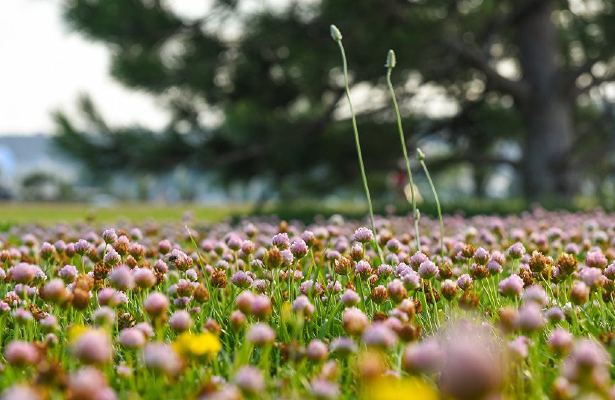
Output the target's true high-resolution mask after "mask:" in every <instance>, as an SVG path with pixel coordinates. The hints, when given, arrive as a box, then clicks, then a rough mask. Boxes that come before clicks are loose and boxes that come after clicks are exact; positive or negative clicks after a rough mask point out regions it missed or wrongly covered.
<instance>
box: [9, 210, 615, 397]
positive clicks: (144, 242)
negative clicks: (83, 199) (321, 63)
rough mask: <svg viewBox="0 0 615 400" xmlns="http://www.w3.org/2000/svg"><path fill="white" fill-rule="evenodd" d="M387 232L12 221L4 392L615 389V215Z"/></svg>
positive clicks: (394, 222) (384, 224)
mask: <svg viewBox="0 0 615 400" xmlns="http://www.w3.org/2000/svg"><path fill="white" fill-rule="evenodd" d="M375 226H376V231H377V232H376V233H374V232H373V231H372V230H371V229H368V228H366V227H364V226H362V225H361V224H360V223H359V222H357V221H345V220H344V219H343V218H341V217H339V216H336V217H332V218H330V219H328V220H317V221H314V222H313V223H312V224H308V225H303V224H300V223H287V222H284V221H281V222H280V221H277V222H271V221H258V220H252V221H249V220H245V221H242V222H240V223H238V224H234V225H231V224H227V223H220V224H215V225H210V226H205V225H204V226H199V225H197V224H194V223H190V222H188V223H187V225H182V224H177V225H176V226H174V225H168V224H156V223H149V224H143V225H142V226H140V227H130V226H117V227H116V228H115V229H101V228H95V227H92V226H87V225H85V224H83V225H74V226H67V225H57V226H53V227H46V228H43V227H36V226H27V225H18V226H14V227H12V228H11V229H9V230H8V231H7V232H4V233H0V265H1V268H0V279H1V283H0V298H1V299H2V300H1V301H0V326H1V327H2V329H1V330H0V346H1V347H0V348H1V351H2V362H1V365H0V367H1V371H2V372H1V375H0V376H1V379H0V390H1V391H2V398H3V399H57V398H69V399H115V398H148V399H154V398H168V399H184V398H197V399H242V398H244V399H250V398H254V399H256V398H258V399H267V398H272V399H273V398H286V399H306V398H316V399H344V398H346V399H353V398H363V399H405V398H408V399H437V398H455V399H497V398H502V399H541V398H556V399H577V398H592V399H594V398H597V399H599V398H605V399H611V398H615V386H614V385H613V375H614V373H615V370H614V368H613V364H612V354H613V352H614V350H615V344H614V343H615V341H614V337H615V332H614V327H615V308H614V307H613V305H614V296H615V295H614V293H615V292H614V291H615V285H614V283H613V282H614V279H615V264H611V262H613V261H615V216H611V215H607V214H601V213H592V214H572V213H548V212H545V211H535V212H533V213H531V214H529V213H528V214H526V215H523V216H520V217H514V216H509V217H487V216H482V217H474V218H471V219H466V218H462V217H452V216H451V217H446V218H445V219H444V226H445V234H444V235H443V237H442V240H440V237H439V232H440V231H439V225H438V223H437V221H432V220H429V219H423V220H421V223H420V226H419V228H420V229H419V230H418V232H419V235H420V237H418V238H417V237H416V232H417V231H416V230H415V229H414V227H413V224H412V221H411V220H409V219H408V218H402V217H391V218H386V219H385V218H376V219H375ZM417 245H418V246H420V248H417ZM584 396H586V397H584Z"/></svg>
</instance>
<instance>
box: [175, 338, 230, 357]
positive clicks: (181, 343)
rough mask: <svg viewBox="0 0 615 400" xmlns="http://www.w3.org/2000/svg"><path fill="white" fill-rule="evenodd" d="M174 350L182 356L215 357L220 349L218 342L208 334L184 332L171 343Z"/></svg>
mask: <svg viewBox="0 0 615 400" xmlns="http://www.w3.org/2000/svg"><path fill="white" fill-rule="evenodd" d="M173 347H174V348H175V350H176V351H177V352H178V353H180V354H183V355H193V356H197V357H199V356H204V355H211V356H213V355H216V354H218V352H219V351H220V349H221V347H222V346H221V344H220V340H219V339H218V337H217V336H216V335H213V334H211V333H209V332H203V333H199V334H193V333H189V332H184V333H182V334H181V335H179V336H178V337H177V339H175V342H174V343H173Z"/></svg>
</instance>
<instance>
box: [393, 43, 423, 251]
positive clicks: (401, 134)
mask: <svg viewBox="0 0 615 400" xmlns="http://www.w3.org/2000/svg"><path fill="white" fill-rule="evenodd" d="M395 64H396V58H395V52H394V51H393V50H389V53H388V54H387V62H386V65H385V67H386V68H387V85H388V87H389V93H390V94H391V99H392V100H393V107H394V108H395V116H396V118H397V131H398V132H399V141H400V143H401V150H402V153H403V155H404V161H405V163H406V172H407V173H408V180H409V182H410V201H411V203H412V219H413V220H414V221H415V223H414V230H415V236H416V250H417V251H421V237H420V233H419V224H418V214H417V209H416V197H415V195H414V180H413V179H412V170H411V169H410V159H409V158H408V146H407V144H406V137H405V135H404V128H403V126H402V123H401V115H400V113H399V106H398V105H397V97H396V96H395V90H394V89H393V84H392V83H391V72H392V71H393V68H395Z"/></svg>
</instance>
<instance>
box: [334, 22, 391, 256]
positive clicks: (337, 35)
mask: <svg viewBox="0 0 615 400" xmlns="http://www.w3.org/2000/svg"><path fill="white" fill-rule="evenodd" d="M331 37H332V38H333V40H334V41H335V42H336V43H337V45H338V47H339V49H340V54H341V56H342V65H343V71H344V85H345V88H346V98H347V99H348V107H349V108H350V116H351V119H352V130H353V131H354V143H355V146H356V148H357V157H358V158H359V169H360V171H361V179H362V180H363V189H365V197H367V206H368V208H369V219H370V223H371V225H372V230H373V231H374V245H375V246H376V250H377V251H378V256H379V257H380V260H381V261H384V259H383V257H382V250H380V245H379V244H378V240H377V237H378V235H377V231H376V222H375V220H374V208H373V206H372V198H371V195H370V194H369V186H368V185H367V175H366V174H365V165H364V164H363V154H362V152H361V142H360V140H359V128H358V127H357V118H356V116H355V113H354V108H353V106H352V100H351V98H350V86H349V84H348V64H347V62H346V52H345V51H344V45H343V44H342V34H341V33H340V31H339V29H337V27H336V26H335V25H331Z"/></svg>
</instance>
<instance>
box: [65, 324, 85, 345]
mask: <svg viewBox="0 0 615 400" xmlns="http://www.w3.org/2000/svg"><path fill="white" fill-rule="evenodd" d="M89 330H90V328H89V327H87V326H85V325H72V326H70V327H69V328H68V341H69V342H74V341H75V340H77V339H78V338H79V336H81V335H83V334H84V333H86V332H87V331H89Z"/></svg>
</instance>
